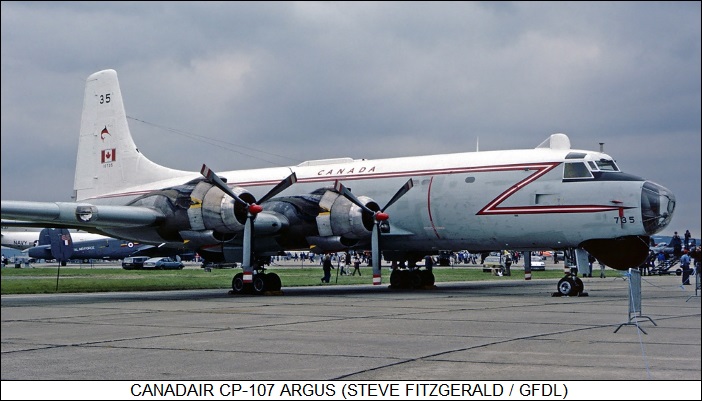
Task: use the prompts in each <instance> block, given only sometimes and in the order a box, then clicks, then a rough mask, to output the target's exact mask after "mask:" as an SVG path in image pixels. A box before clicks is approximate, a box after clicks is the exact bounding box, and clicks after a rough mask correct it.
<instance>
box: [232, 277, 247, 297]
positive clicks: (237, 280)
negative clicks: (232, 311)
mask: <svg viewBox="0 0 702 401" xmlns="http://www.w3.org/2000/svg"><path fill="white" fill-rule="evenodd" d="M232 290H233V291H234V293H235V294H241V293H242V292H243V291H244V273H237V274H235V275H234V278H233V279H232Z"/></svg>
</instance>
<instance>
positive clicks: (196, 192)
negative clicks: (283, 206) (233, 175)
mask: <svg viewBox="0 0 702 401" xmlns="http://www.w3.org/2000/svg"><path fill="white" fill-rule="evenodd" d="M232 191H233V192H234V193H235V194H236V195H237V196H238V197H239V198H241V199H242V200H243V201H245V202H249V203H252V202H255V201H256V199H255V198H254V196H253V195H251V193H249V192H248V191H246V190H245V189H243V188H239V187H234V188H232ZM190 199H191V205H190V207H189V208H188V220H189V222H190V228H191V230H193V231H202V230H212V231H214V232H218V233H238V232H241V231H243V230H244V224H246V218H247V211H246V205H243V204H241V203H239V202H237V201H236V200H234V199H232V198H231V197H230V196H229V195H227V194H225V193H224V191H222V190H221V189H219V188H217V187H215V186H213V185H212V184H210V183H209V182H207V181H201V182H199V183H198V184H197V185H195V188H194V189H193V191H192V193H191V194H190Z"/></svg>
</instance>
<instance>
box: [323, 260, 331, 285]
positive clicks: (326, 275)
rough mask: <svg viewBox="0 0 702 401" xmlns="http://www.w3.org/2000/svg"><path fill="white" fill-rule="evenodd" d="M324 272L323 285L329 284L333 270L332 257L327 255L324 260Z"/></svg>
mask: <svg viewBox="0 0 702 401" xmlns="http://www.w3.org/2000/svg"><path fill="white" fill-rule="evenodd" d="M322 259H323V261H322V271H323V272H324V277H322V282H323V283H328V282H329V279H331V269H332V260H331V255H329V254H326V255H324V257H323V258H322Z"/></svg>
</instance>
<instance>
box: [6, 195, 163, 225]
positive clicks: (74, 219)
mask: <svg viewBox="0 0 702 401" xmlns="http://www.w3.org/2000/svg"><path fill="white" fill-rule="evenodd" d="M0 212H1V213H2V218H3V225H24V226H41V227H66V228H79V229H84V230H88V231H90V230H91V229H96V230H98V231H100V230H101V229H110V228H138V227H151V226H155V225H158V224H159V223H160V222H162V221H163V220H164V219H165V215H164V214H163V212H161V211H159V210H156V209H152V208H149V207H144V206H114V205H99V206H98V205H92V204H89V203H74V202H29V201H2V202H1V203H0ZM5 220H15V222H14V224H13V223H12V222H9V221H7V222H6V221H5ZM6 223H7V224H6Z"/></svg>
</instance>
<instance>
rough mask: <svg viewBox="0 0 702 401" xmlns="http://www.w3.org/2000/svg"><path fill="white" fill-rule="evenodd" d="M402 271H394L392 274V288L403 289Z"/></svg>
mask: <svg viewBox="0 0 702 401" xmlns="http://www.w3.org/2000/svg"><path fill="white" fill-rule="evenodd" d="M401 276H402V271H401V270H393V271H392V273H390V287H392V288H402V277H401Z"/></svg>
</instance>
